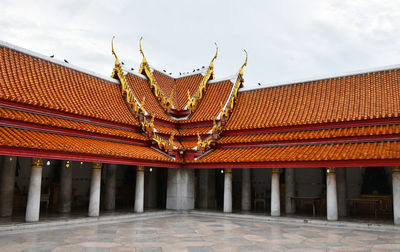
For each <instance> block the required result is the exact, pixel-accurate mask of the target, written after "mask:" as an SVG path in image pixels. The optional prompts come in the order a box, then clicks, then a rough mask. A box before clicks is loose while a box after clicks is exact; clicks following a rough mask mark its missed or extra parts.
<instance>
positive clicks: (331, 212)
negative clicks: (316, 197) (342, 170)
mask: <svg viewBox="0 0 400 252" xmlns="http://www.w3.org/2000/svg"><path fill="white" fill-rule="evenodd" d="M326 211H327V213H326V216H327V219H328V220H338V207H337V192H336V169H335V168H327V169H326Z"/></svg>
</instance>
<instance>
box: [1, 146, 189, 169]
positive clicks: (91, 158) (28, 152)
mask: <svg viewBox="0 0 400 252" xmlns="http://www.w3.org/2000/svg"><path fill="white" fill-rule="evenodd" d="M0 155H8V156H19V157H36V158H48V159H60V160H71V161H81V162H101V163H107V164H124V165H143V166H153V167H165V168H181V167H182V164H180V163H168V162H160V161H151V160H140V159H130V158H116V157H105V156H96V155H90V154H80V153H69V152H55V151H44V150H34V149H27V148H15V147H7V146H0Z"/></svg>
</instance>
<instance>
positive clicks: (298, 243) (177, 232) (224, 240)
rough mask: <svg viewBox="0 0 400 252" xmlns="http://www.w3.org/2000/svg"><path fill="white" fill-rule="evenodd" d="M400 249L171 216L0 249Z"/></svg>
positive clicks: (396, 244)
mask: <svg viewBox="0 0 400 252" xmlns="http://www.w3.org/2000/svg"><path fill="white" fill-rule="evenodd" d="M388 250H393V251H400V233H398V232H393V233H392V232H381V231H360V230H354V229H344V228H332V227H313V226H304V225H303V226H302V225H291V224H277V223H265V222H257V221H254V222H253V221H246V220H239V219H219V218H213V217H196V216H190V215H189V216H170V217H164V218H151V219H147V220H136V221H131V222H120V223H112V224H100V225H82V226H81V227H64V228H58V229H54V230H48V231H32V232H24V233H19V234H8V235H1V236H0V251H84V252H91V251H137V252H139V251H140V252H160V251H173V252H180V251H189V252H208V251H304V252H305V251H307V252H308V251H388Z"/></svg>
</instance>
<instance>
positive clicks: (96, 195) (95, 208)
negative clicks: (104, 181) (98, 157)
mask: <svg viewBox="0 0 400 252" xmlns="http://www.w3.org/2000/svg"><path fill="white" fill-rule="evenodd" d="M100 183H101V163H93V166H92V180H91V183H90V198H89V216H90V217H97V216H99V215H100Z"/></svg>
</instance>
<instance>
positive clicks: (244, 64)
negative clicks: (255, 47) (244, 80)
mask: <svg viewBox="0 0 400 252" xmlns="http://www.w3.org/2000/svg"><path fill="white" fill-rule="evenodd" d="M244 52H245V53H246V60H245V61H244V63H243V65H242V67H241V68H240V72H239V74H240V76H243V68H244V67H245V66H247V56H248V54H247V51H246V49H244Z"/></svg>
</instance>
